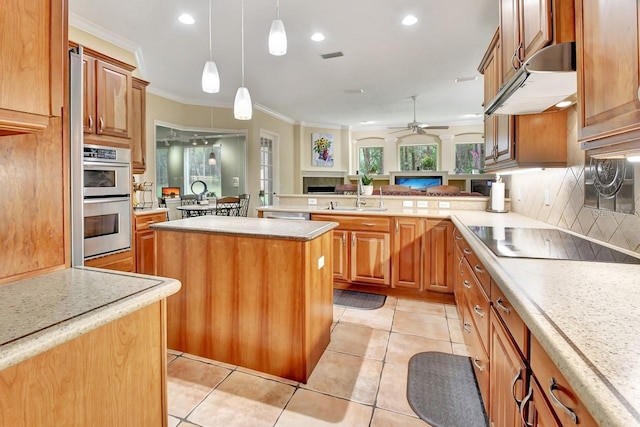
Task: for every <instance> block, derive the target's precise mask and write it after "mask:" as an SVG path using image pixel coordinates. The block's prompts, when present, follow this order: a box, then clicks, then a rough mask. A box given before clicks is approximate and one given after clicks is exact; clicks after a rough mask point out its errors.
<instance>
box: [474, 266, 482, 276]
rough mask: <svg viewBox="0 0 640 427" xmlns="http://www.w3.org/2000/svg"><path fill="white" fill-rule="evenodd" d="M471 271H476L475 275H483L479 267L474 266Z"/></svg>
mask: <svg viewBox="0 0 640 427" xmlns="http://www.w3.org/2000/svg"><path fill="white" fill-rule="evenodd" d="M473 269H474V270H475V271H476V273H478V274H484V270H483V269H481V268H480V266H479V265H476V266H475V267H473Z"/></svg>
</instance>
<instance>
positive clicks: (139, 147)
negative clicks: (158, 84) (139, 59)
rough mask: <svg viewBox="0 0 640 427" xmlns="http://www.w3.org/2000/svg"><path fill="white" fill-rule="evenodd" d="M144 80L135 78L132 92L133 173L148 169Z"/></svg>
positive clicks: (145, 86)
mask: <svg viewBox="0 0 640 427" xmlns="http://www.w3.org/2000/svg"><path fill="white" fill-rule="evenodd" d="M148 84H149V83H148V82H145V81H144V80H140V79H137V78H135V77H134V78H133V86H132V89H133V90H132V93H131V100H132V104H131V106H132V107H131V112H132V114H133V121H132V127H131V169H132V172H133V173H144V172H145V171H146V170H147V139H146V133H147V129H146V118H145V116H146V111H147V108H146V99H147V85H148Z"/></svg>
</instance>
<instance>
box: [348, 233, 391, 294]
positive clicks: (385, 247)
mask: <svg viewBox="0 0 640 427" xmlns="http://www.w3.org/2000/svg"><path fill="white" fill-rule="evenodd" d="M390 249H391V248H390V244H389V233H380V232H367V231H352V232H351V280H353V281H357V282H364V283H370V284H375V285H382V286H389V284H390V282H391V278H390V274H389V272H390V269H389V267H390Z"/></svg>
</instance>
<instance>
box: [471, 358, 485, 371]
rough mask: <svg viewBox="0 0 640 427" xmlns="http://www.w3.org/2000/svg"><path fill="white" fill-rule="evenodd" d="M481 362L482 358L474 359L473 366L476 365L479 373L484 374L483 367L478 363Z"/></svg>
mask: <svg viewBox="0 0 640 427" xmlns="http://www.w3.org/2000/svg"><path fill="white" fill-rule="evenodd" d="M479 361H480V356H476V357H474V358H473V364H474V365H475V367H476V368H478V371H480V372H483V371H484V368H483V367H482V365H480V363H478V362H479Z"/></svg>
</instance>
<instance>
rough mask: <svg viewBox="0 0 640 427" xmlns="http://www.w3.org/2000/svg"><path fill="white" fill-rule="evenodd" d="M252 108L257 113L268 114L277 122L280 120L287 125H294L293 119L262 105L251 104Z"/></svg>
mask: <svg viewBox="0 0 640 427" xmlns="http://www.w3.org/2000/svg"><path fill="white" fill-rule="evenodd" d="M253 108H255V109H256V110H258V111H262V112H263V113H265V114H268V115H270V116H272V117H275V118H276V119H278V120H282V121H283V122H285V123H289V124H290V125H293V124H295V123H296V121H295V119H292V118H291V117H289V116H285V115H284V114H282V113H279V112H277V111H275V110H272V109H271V108H269V107H265V106H264V105H262V104H253Z"/></svg>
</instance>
